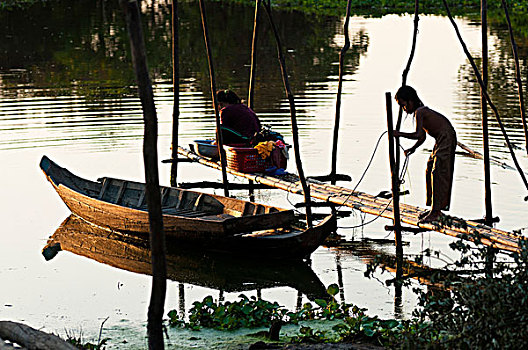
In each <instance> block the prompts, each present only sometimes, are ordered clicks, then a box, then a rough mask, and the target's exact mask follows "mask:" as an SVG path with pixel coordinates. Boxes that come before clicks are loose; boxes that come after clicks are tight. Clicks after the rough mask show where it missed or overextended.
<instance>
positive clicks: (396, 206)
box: [385, 92, 403, 280]
mask: <svg viewBox="0 0 528 350" xmlns="http://www.w3.org/2000/svg"><path fill="white" fill-rule="evenodd" d="M385 104H386V106H387V130H388V133H387V134H388V137H389V165H390V169H391V180H392V181H391V182H392V203H393V214H394V216H393V223H394V241H395V243H396V260H397V264H396V280H399V279H400V278H401V277H402V276H403V270H402V266H403V246H402V237H401V222H400V174H399V170H398V168H397V167H396V160H395V159H394V146H395V143H394V135H393V131H394V126H393V122H392V97H391V93H390V92H386V93H385Z"/></svg>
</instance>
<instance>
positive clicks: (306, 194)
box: [264, 0, 313, 228]
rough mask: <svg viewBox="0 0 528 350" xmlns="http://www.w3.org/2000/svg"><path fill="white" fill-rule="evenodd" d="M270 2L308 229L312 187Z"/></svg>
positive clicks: (310, 215) (310, 218)
mask: <svg viewBox="0 0 528 350" xmlns="http://www.w3.org/2000/svg"><path fill="white" fill-rule="evenodd" d="M270 2H271V1H270V0H268V1H265V2H264V8H265V10H266V14H267V15H268V19H269V22H270V25H271V28H272V30H273V34H274V36H275V41H276V43H277V55H278V56H279V63H280V68H281V74H282V82H283V83H284V89H285V90H286V96H287V97H288V101H289V103H290V114H291V123H292V137H293V147H294V151H295V162H296V164H297V171H298V172H299V180H300V181H301V185H302V188H303V194H304V202H305V203H306V222H307V224H308V227H309V228H311V227H312V226H313V224H312V207H311V197H310V187H308V184H307V182H306V178H305V177H304V170H303V166H302V162H301V154H300V151H299V128H298V127H297V116H296V111H295V101H294V99H293V94H292V92H291V89H290V83H289V81H288V73H287V72H286V63H285V61H284V55H283V53H282V44H281V41H280V37H279V32H278V31H277V27H276V26H275V22H274V21H273V16H272V14H271V4H270Z"/></svg>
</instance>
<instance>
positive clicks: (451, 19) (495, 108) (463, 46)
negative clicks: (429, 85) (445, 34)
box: [442, 0, 528, 189]
mask: <svg viewBox="0 0 528 350" xmlns="http://www.w3.org/2000/svg"><path fill="white" fill-rule="evenodd" d="M442 2H443V3H444V6H445V8H446V11H447V15H448V17H449V20H450V21H451V24H452V25H453V28H454V29H455V32H456V35H457V37H458V40H459V41H460V44H461V45H462V49H463V50H464V53H465V54H466V56H467V58H468V60H469V62H470V64H471V67H472V68H473V71H474V73H475V77H476V78H477V80H478V83H479V84H480V87H481V88H482V92H483V94H484V97H486V101H487V102H488V104H489V106H490V107H491V109H492V110H493V113H494V114H495V119H497V123H498V124H499V127H500V129H501V131H502V135H503V136H504V140H505V141H506V144H507V145H508V149H509V151H510V155H511V157H512V160H513V162H514V163H515V167H516V168H517V171H518V172H519V175H520V176H521V179H522V181H523V183H524V186H525V187H526V189H528V181H527V180H526V176H525V175H524V172H523V170H522V169H521V166H520V165H519V162H518V161H517V157H516V156H515V152H514V151H513V147H512V145H511V142H510V139H509V137H508V134H507V133H506V129H505V128H504V125H503V124H502V121H501V118H500V115H499V111H498V110H497V107H495V104H493V101H491V98H490V96H489V94H488V92H487V89H486V86H485V85H484V82H483V81H482V76H481V75H480V72H479V70H478V67H477V65H476V64H475V60H474V59H473V56H471V53H470V52H469V50H468V48H467V46H466V43H465V42H464V40H463V39H462V36H461V35H460V31H459V30H458V26H457V24H456V23H455V20H454V19H453V15H452V14H451V10H450V9H449V5H448V4H447V2H446V0H442Z"/></svg>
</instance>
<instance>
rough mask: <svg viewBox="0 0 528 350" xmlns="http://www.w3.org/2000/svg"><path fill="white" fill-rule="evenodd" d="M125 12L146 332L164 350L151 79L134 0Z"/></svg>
mask: <svg viewBox="0 0 528 350" xmlns="http://www.w3.org/2000/svg"><path fill="white" fill-rule="evenodd" d="M121 6H122V7H123V10H124V12H125V16H126V23H127V29H128V35H129V38H130V49H131V51H132V62H133V64H134V70H135V74H136V79H137V83H138V91H139V97H140V100H141V106H142V108H143V120H144V123H145V135H144V141H143V158H144V163H145V177H146V199H147V207H148V215H149V226H150V249H151V259H152V291H151V296H150V304H149V308H148V323H147V334H148V344H149V349H163V324H162V320H163V307H164V304H165V294H166V290H167V266H166V261H165V232H164V231H163V218H162V214H161V195H160V188H159V177H158V151H157V140H158V121H157V115H156V107H155V105H154V93H153V91H152V84H151V81H150V77H149V73H148V67H147V57H146V54H145V43H144V40H143V32H142V29H141V19H140V12H139V7H138V3H137V1H136V0H121Z"/></svg>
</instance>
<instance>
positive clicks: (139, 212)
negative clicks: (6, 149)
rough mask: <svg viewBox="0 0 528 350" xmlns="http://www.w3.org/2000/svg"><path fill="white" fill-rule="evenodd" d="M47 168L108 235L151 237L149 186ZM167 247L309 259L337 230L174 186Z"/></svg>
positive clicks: (166, 221)
mask: <svg viewBox="0 0 528 350" xmlns="http://www.w3.org/2000/svg"><path fill="white" fill-rule="evenodd" d="M40 166H41V168H42V170H43V171H44V173H45V174H46V177H47V179H48V180H49V181H50V183H51V184H52V185H53V187H54V188H55V190H56V192H57V193H58V195H59V196H60V197H61V199H62V200H63V202H64V203H65V204H66V206H67V207H68V208H69V209H70V210H71V212H72V213H73V214H74V215H76V216H77V217H79V218H81V219H82V220H84V221H86V222H88V223H90V224H92V225H95V226H97V227H99V228H101V229H104V230H107V231H108V232H117V233H120V234H129V235H135V236H139V237H142V238H148V235H149V231H150V228H149V215H148V211H147V208H146V205H145V204H144V200H145V199H144V197H145V185H144V184H141V183H137V182H132V181H125V180H119V179H111V178H103V179H100V180H99V181H98V182H94V181H90V180H86V179H83V178H81V177H78V176H76V175H74V174H72V173H71V172H69V171H68V170H67V169H65V168H61V167H59V166H58V165H57V164H55V163H53V162H52V161H51V160H50V159H48V158H47V157H45V156H44V157H43V159H42V161H41V164H40ZM161 201H162V210H163V211H164V212H165V214H164V215H163V226H164V231H165V234H166V238H167V244H168V245H169V244H170V245H175V246H190V247H193V248H197V249H201V250H204V251H209V252H217V253H222V254H232V255H240V256H249V257H261V258H267V259H305V258H308V257H309V256H310V254H311V253H312V252H313V251H315V249H317V247H319V246H320V245H321V244H322V243H323V242H324V240H325V239H326V237H327V236H328V235H329V234H330V233H331V232H334V231H335V228H336V221H335V218H334V217H333V216H332V215H329V216H328V217H327V218H326V219H324V220H323V221H322V222H320V223H319V224H317V225H315V226H313V227H311V228H303V227H299V224H300V223H298V222H297V223H296V220H295V217H294V213H293V211H292V210H286V209H283V208H277V207H273V206H267V205H262V204H258V203H254V202H248V201H243V200H239V199H235V198H229V197H223V196H217V195H212V194H205V193H200V192H195V191H190V190H184V189H179V188H172V187H162V188H161Z"/></svg>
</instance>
